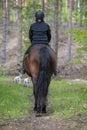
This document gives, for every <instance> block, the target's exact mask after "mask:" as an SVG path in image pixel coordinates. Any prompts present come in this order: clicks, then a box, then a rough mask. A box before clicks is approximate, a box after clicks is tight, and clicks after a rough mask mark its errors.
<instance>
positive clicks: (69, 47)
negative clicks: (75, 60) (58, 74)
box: [67, 0, 72, 61]
mask: <svg viewBox="0 0 87 130" xmlns="http://www.w3.org/2000/svg"><path fill="white" fill-rule="evenodd" d="M68 28H69V30H70V29H72V0H70V3H69V23H68ZM71 43H72V36H71V34H70V33H68V53H67V61H70V60H71Z"/></svg>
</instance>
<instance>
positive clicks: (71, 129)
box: [0, 34, 87, 130]
mask: <svg viewBox="0 0 87 130" xmlns="http://www.w3.org/2000/svg"><path fill="white" fill-rule="evenodd" d="M16 45H17V39H16V38H14V40H13V41H9V42H8V44H7V54H8V57H7V61H8V62H7V63H6V67H7V68H10V69H11V68H12V67H13V66H12V65H13V64H14V68H12V70H13V69H15V66H16V63H17V57H16V56H17V55H16V53H17V48H16ZM71 48H72V61H73V59H75V56H76V54H77V53H76V49H77V48H78V45H77V44H74V43H73V44H72V46H71ZM0 51H1V50H0ZM58 54H59V55H58V57H59V59H58V61H59V63H58V66H59V69H60V75H63V76H64V77H67V78H74V79H75V78H77V79H78V78H79V77H83V76H85V75H86V76H87V67H86V66H84V65H82V64H78V65H77V64H76V65H73V64H67V59H66V58H67V36H66V35H65V34H63V35H62V34H61V36H60V38H59V50H58ZM13 59H14V60H13ZM0 130H87V119H85V118H84V117H83V116H82V115H81V114H78V115H72V116H71V117H66V118H63V117H54V116H52V114H51V113H49V112H48V114H47V115H44V116H42V117H35V113H34V112H33V111H32V110H31V112H30V115H29V117H27V118H22V119H11V120H7V122H6V123H5V124H3V125H0Z"/></svg>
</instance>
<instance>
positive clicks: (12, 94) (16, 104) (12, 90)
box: [0, 83, 31, 118]
mask: <svg viewBox="0 0 87 130" xmlns="http://www.w3.org/2000/svg"><path fill="white" fill-rule="evenodd" d="M30 93H31V89H29V88H25V87H23V86H21V85H18V84H11V83H0V117H3V116H4V117H10V118H16V117H23V116H26V115H27V114H29V113H28V112H29V108H30V103H29V100H28V98H29V94H30Z"/></svg>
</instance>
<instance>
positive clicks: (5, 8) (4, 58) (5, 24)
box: [1, 0, 7, 65]
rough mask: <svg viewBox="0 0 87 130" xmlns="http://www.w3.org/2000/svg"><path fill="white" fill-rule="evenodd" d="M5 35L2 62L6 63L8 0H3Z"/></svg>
mask: <svg viewBox="0 0 87 130" xmlns="http://www.w3.org/2000/svg"><path fill="white" fill-rule="evenodd" d="M2 2H3V32H2V33H3V37H2V53H1V64H2V65H4V64H5V63H6V27H7V19H6V16H7V0H3V1H2Z"/></svg>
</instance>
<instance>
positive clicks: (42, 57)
mask: <svg viewBox="0 0 87 130" xmlns="http://www.w3.org/2000/svg"><path fill="white" fill-rule="evenodd" d="M55 65H56V54H55V52H54V51H53V49H52V48H51V47H50V46H47V45H42V44H36V45H34V46H32V47H31V49H30V51H29V53H28V54H27V55H26V56H25V58H24V67H25V72H26V73H27V75H28V76H30V77H31V80H32V83H33V94H34V99H35V103H34V111H36V113H37V114H40V113H41V114H42V113H46V112H47V110H46V107H47V94H48V87H49V84H50V81H51V76H52V74H53V72H54V69H55Z"/></svg>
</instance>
